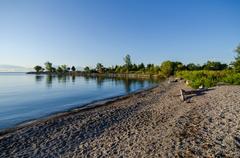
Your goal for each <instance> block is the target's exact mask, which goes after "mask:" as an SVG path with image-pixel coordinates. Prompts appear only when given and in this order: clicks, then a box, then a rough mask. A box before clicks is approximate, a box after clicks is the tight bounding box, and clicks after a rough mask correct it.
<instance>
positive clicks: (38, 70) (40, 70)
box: [34, 65, 43, 73]
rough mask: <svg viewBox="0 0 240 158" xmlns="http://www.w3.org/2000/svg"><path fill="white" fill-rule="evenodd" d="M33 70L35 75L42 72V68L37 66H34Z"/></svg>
mask: <svg viewBox="0 0 240 158" xmlns="http://www.w3.org/2000/svg"><path fill="white" fill-rule="evenodd" d="M34 69H35V71H36V72H37V73H39V72H42V71H43V68H42V67H41V66H39V65H37V66H35V67H34Z"/></svg>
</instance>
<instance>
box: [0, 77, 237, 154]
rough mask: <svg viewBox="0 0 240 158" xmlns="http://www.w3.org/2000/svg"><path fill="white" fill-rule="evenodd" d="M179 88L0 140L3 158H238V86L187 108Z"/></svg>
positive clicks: (195, 98)
mask: <svg viewBox="0 0 240 158" xmlns="http://www.w3.org/2000/svg"><path fill="white" fill-rule="evenodd" d="M181 88H184V89H188V88H186V87H185V85H184V84H183V83H181V82H176V83H170V84H167V83H163V84H161V85H159V86H158V87H156V88H154V89H151V90H148V91H143V92H140V93H137V94H132V95H130V96H129V97H126V98H124V99H120V100H117V101H114V102H111V103H107V104H105V105H102V106H99V107H96V108H93V109H89V110H83V111H80V112H76V113H70V114H65V115H62V116H56V117H50V118H48V119H45V120H40V121H37V122H34V123H32V124H30V125H28V126H26V127H23V128H20V129H17V130H13V131H11V132H8V133H5V134H2V135H1V136H0V151H1V152H0V157H60V156H62V157H74V156H75V157H104V156H105V157H114V156H116V157H204V156H205V157H238V156H240V106H239V105H240V86H218V87H214V88H212V89H209V90H207V91H204V92H202V93H200V94H198V95H191V96H189V98H188V101H187V102H182V101H181V100H180V99H179V90H180V89H181Z"/></svg>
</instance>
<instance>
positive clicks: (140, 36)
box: [0, 0, 240, 67]
mask: <svg viewBox="0 0 240 158" xmlns="http://www.w3.org/2000/svg"><path fill="white" fill-rule="evenodd" d="M239 43H240V1H239V0H235V1H234V0H164V1H163V0H82V1H81V0H21V1H20V0H0V64H11V65H20V66H28V67H29V66H33V65H36V64H43V63H44V62H45V61H51V62H53V63H54V64H55V65H58V64H68V65H76V66H85V65H89V66H94V65H95V63H97V62H101V63H103V64H104V65H106V66H110V65H115V64H122V63H123V60H122V59H123V56H124V55H126V54H130V55H131V57H132V60H133V61H134V62H136V63H139V62H144V63H154V64H159V63H160V62H162V61H163V60H168V59H169V60H179V61H182V62H184V63H189V62H195V63H200V64H202V63H204V62H205V61H207V60H219V61H222V62H226V63H229V62H230V61H232V60H233V57H234V55H235V54H234V52H233V50H234V48H235V47H236V46H237V45H238V44H239Z"/></svg>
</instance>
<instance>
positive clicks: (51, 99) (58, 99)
mask: <svg viewBox="0 0 240 158" xmlns="http://www.w3.org/2000/svg"><path fill="white" fill-rule="evenodd" d="M155 84H156V82H154V81H152V80H140V79H119V78H103V77H82V76H56V75H55V76H51V75H34V74H25V73H0V130H2V129H5V128H10V127H14V126H16V125H17V124H19V123H22V122H25V121H28V120H33V119H38V118H41V117H44V116H48V115H50V114H53V113H56V112H61V111H66V110H69V109H72V108H75V107H76V108H77V107H81V106H84V105H86V104H87V103H91V102H94V101H98V100H102V99H106V98H111V97H115V96H121V95H126V94H128V93H131V92H134V91H138V90H140V89H144V88H148V87H152V86H154V85H155Z"/></svg>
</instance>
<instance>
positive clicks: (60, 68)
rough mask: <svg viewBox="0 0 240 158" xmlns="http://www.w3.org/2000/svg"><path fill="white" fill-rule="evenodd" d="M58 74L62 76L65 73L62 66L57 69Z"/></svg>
mask: <svg viewBox="0 0 240 158" xmlns="http://www.w3.org/2000/svg"><path fill="white" fill-rule="evenodd" d="M56 71H57V73H59V74H61V73H63V70H62V67H61V66H58V68H57V70H56Z"/></svg>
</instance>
